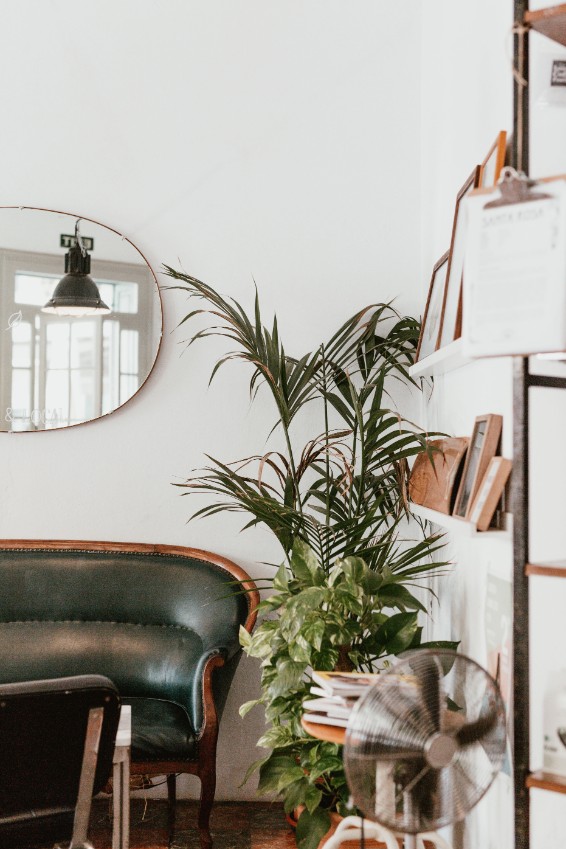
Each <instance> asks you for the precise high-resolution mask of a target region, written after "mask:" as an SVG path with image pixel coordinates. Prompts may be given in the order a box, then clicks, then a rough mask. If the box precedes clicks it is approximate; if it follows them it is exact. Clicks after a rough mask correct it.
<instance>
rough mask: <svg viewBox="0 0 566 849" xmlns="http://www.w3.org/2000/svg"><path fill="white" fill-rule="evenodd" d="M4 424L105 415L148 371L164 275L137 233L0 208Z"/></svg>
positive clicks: (30, 425) (11, 427)
mask: <svg viewBox="0 0 566 849" xmlns="http://www.w3.org/2000/svg"><path fill="white" fill-rule="evenodd" d="M0 275H1V286H0V431H7V432H22V431H36V430H52V429H54V428H61V427H69V426H72V425H76V424H81V423H83V422H88V421H91V420H92V419H97V418H99V417H100V416H105V415H107V414H108V413H111V412H113V411H114V410H116V409H117V408H118V407H121V406H122V404H125V403H126V401H128V400H129V399H130V398H131V397H132V396H133V395H135V393H136V392H137V391H138V390H139V388H140V387H141V386H142V384H143V383H144V382H145V381H146V380H147V378H148V376H149V373H150V372H151V370H152V368H153V364H154V362H155V359H156V357H157V353H158V350H159V345H160V341H161V333H162V312H161V298H160V295H159V289H158V286H157V280H156V278H155V274H154V273H153V271H152V269H151V267H150V266H149V264H148V263H147V261H146V260H145V258H144V256H143V255H142V253H141V252H140V251H139V249H138V248H136V246H135V245H133V244H132V242H130V241H129V239H127V238H125V237H123V236H122V235H121V234H119V233H117V232H116V231H115V230H112V229H111V228H110V227H105V226H104V225H102V224H99V223H97V222H95V221H92V220H91V219H89V218H82V217H79V216H77V215H72V214H69V213H63V212H53V211H50V210H45V209H34V208H30V207H0Z"/></svg>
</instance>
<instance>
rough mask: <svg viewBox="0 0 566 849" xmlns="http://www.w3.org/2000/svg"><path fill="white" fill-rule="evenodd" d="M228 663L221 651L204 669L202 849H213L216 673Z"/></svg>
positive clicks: (200, 758) (200, 768)
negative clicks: (214, 683) (214, 688)
mask: <svg viewBox="0 0 566 849" xmlns="http://www.w3.org/2000/svg"><path fill="white" fill-rule="evenodd" d="M219 666H224V659H223V658H222V657H221V656H220V655H214V656H213V657H211V658H210V659H209V660H208V662H207V664H206V666H205V667H204V672H203V681H202V696H203V725H202V730H201V733H200V737H199V742H198V747H199V754H198V777H199V778H200V784H201V790H200V805H199V812H198V830H199V836H200V845H201V849H211V847H212V837H211V835H210V812H211V811H212V805H213V803H214V793H215V791H216V743H217V741H218V714H217V713H216V705H215V704H214V696H213V693H212V675H213V672H214V670H215V669H217V668H218V667H219Z"/></svg>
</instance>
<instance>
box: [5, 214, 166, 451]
mask: <svg viewBox="0 0 566 849" xmlns="http://www.w3.org/2000/svg"><path fill="white" fill-rule="evenodd" d="M2 209H20V210H23V209H32V210H35V212H53V213H55V214H56V215H69V216H70V217H71V218H80V220H81V221H90V223H91V224H97V225H98V226H99V227H104V228H105V229H106V230H110V231H111V232H112V233H116V235H117V236H120V238H121V239H122V241H123V242H128V244H129V245H131V246H132V248H134V250H136V251H137V252H138V253H139V255H140V256H141V258H142V259H143V261H144V262H145V264H146V265H147V267H148V268H149V270H150V271H151V275H152V277H153V280H154V282H155V288H156V289H157V296H158V298H159V306H160V309H161V324H160V333H159V341H158V343H157V350H156V352H155V357H154V358H153V363H152V365H151V368H150V369H149V371H148V373H147V375H146V377H145V380H144V381H143V383H140V385H139V386H138V388H137V389H136V391H135V392H134V394H133V395H130V397H129V398H128V399H127V400H126V401H124V403H123V404H120V406H119V407H114V409H113V410H110V412H109V413H102V415H100V416H96V418H94V419H88V420H87V421H84V422H77V423H76V424H70V425H63V426H61V427H52V428H49V429H44V430H0V434H4V433H5V434H6V435H7V436H16V435H17V436H24V435H27V434H30V433H36V434H37V433H55V432H56V431H59V430H69V429H70V428H75V427H83V426H84V425H90V424H94V423H95V422H99V421H101V420H102V419H106V418H108V416H112V415H114V413H117V412H118V410H122V409H123V408H124V407H126V406H127V405H128V404H129V403H130V401H133V400H134V398H135V397H136V396H137V395H138V393H139V392H140V391H141V390H142V389H143V388H144V386H145V384H146V383H147V381H148V380H149V378H150V376H151V374H152V372H153V370H154V368H155V364H156V362H157V358H158V356H159V353H160V351H161V345H162V342H163V332H164V329H165V326H164V318H163V298H162V297H161V289H160V288H159V283H158V282H157V276H156V274H155V271H154V270H153V266H152V265H151V263H150V262H149V260H148V259H147V257H146V256H145V254H144V253H143V252H142V251H141V250H140V249H139V248H138V246H137V245H135V244H134V243H133V242H132V240H131V239H129V238H128V237H127V236H125V235H124V234H123V233H120V231H119V230H116V228H115V227H109V226H108V224H103V223H102V221H97V220H96V218H88V217H87V216H85V215H77V214H76V213H74V212H64V211H62V210H60V209H49V208H48V207H45V206H27V205H26V206H20V205H17V204H10V205H6V204H0V210H2Z"/></svg>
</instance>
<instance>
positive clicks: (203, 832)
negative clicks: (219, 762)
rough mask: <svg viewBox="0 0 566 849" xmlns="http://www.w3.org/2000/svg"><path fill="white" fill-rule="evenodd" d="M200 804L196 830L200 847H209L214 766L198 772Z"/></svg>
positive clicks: (208, 848) (209, 848) (206, 848)
mask: <svg viewBox="0 0 566 849" xmlns="http://www.w3.org/2000/svg"><path fill="white" fill-rule="evenodd" d="M200 783H201V790H200V806H199V812H198V830H199V836H200V845H201V849H211V847H212V837H211V834H210V812H211V810H212V804H213V802H214V793H215V791H216V766H215V765H214V763H213V766H212V767H209V768H207V769H206V770H202V771H201V772H200Z"/></svg>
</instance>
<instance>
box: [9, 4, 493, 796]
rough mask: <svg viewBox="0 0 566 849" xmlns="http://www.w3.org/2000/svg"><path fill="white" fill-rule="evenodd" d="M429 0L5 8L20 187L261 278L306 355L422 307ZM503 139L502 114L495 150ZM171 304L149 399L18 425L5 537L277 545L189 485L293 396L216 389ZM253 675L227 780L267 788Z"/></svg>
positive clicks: (36, 201)
mask: <svg viewBox="0 0 566 849" xmlns="http://www.w3.org/2000/svg"><path fill="white" fill-rule="evenodd" d="M420 7H421V4H420V2H419V0H405V2H403V3H396V4H388V5H387V14H386V15H384V14H383V6H382V4H378V3H375V2H373V0H357V2H356V3H354V4H352V3H344V2H339V0H309V2H302V0H271V2H269V3H265V2H262V0H212V2H211V0H168V2H167V3H155V2H150V0H122V2H120V3H117V2H115V0H97V2H96V3H87V2H84V0H82V2H77V0H49V2H48V0H21V2H19V3H17V4H16V3H13V4H4V8H3V10H2V12H3V15H2V27H1V29H0V78H1V79H2V80H3V84H2V87H1V88H0V114H1V115H2V118H3V121H2V133H1V134H0V162H1V163H2V180H1V194H0V200H1V202H2V203H4V204H27V205H37V206H48V207H51V208H55V209H61V210H70V211H72V212H73V213H77V214H84V215H86V216H90V217H92V218H95V219H97V220H100V221H102V222H105V223H107V224H108V225H110V226H112V227H115V228H116V229H118V230H120V231H121V232H123V233H125V234H126V235H127V236H128V237H130V238H131V239H132V240H133V241H134V243H136V244H137V245H138V246H139V247H140V249H141V250H142V251H143V252H144V253H145V254H146V256H147V257H148V258H149V260H150V261H151V262H152V264H153V265H154V267H155V269H156V270H157V269H159V267H160V265H161V263H163V262H166V263H169V264H171V265H174V266H180V265H181V264H182V265H183V266H184V268H185V269H186V270H187V271H188V272H190V273H191V274H194V275H196V276H198V277H201V278H202V279H204V280H206V281H208V282H210V283H211V284H213V285H216V286H217V287H218V288H219V289H220V290H222V291H224V292H226V293H228V294H231V295H233V296H235V297H237V298H238V299H241V300H242V302H243V303H244V304H246V305H247V306H249V305H250V303H251V300H252V297H253V288H252V275H253V276H254V277H255V279H256V281H257V283H258V286H259V289H260V292H261V295H262V298H263V302H264V306H265V309H266V313H267V314H268V315H269V314H270V311H272V310H273V309H276V310H277V313H278V315H279V319H280V324H281V329H282V332H283V334H284V337H285V338H286V339H287V347H288V350H289V351H290V352H297V353H300V352H302V351H303V350H305V349H310V348H312V347H314V346H315V345H316V344H318V342H319V341H321V339H323V338H324V337H325V336H327V335H328V334H330V333H331V332H332V331H333V329H334V328H335V327H337V326H338V325H339V324H340V323H341V322H342V321H343V320H345V318H346V317H348V316H349V315H350V314H351V313H353V312H354V311H355V310H356V309H358V308H359V307H361V306H363V305H365V304H366V303H368V302H372V301H375V300H378V301H379V300H386V299H389V298H390V297H392V296H394V295H396V294H400V298H399V301H398V304H399V306H400V308H402V309H407V310H413V311H415V312H417V311H418V310H419V309H420V305H421V301H422V291H421V284H422V282H423V280H422V276H421V277H420V276H419V217H420V209H419V170H420V162H419V154H418V152H419V131H420V128H419V124H420V111H419V100H420V92H419V86H418V75H419V60H420V56H419V45H420ZM454 26H456V21H454ZM497 118H498V120H496V121H495V123H494V125H493V131H495V129H498V128H499V125H500V119H499V116H497ZM492 135H493V132H492V127H491V125H490V126H488V128H487V134H486V138H485V139H484V138H483V137H482V138H481V139H480V142H481V145H480V147H481V149H483V147H484V146H485V144H487V142H489V141H490V140H491V136H492ZM465 136H466V133H463V137H464V138H465ZM469 146H470V147H471V144H470V145H469ZM469 153H471V150H467V151H466V155H465V156H463V158H462V165H463V166H464V169H463V173H462V171H461V164H460V163H457V165H455V167H454V174H452V172H451V173H450V174H449V175H448V177H447V179H448V181H449V184H450V187H451V188H450V191H451V192H452V190H453V189H454V190H455V188H456V187H457V185H458V184H459V181H460V179H461V177H463V176H465V173H466V168H467V164H466V163H467V162H468V161H470V160H469V156H468V154H469ZM453 177H454V184H453V187H452V178H453ZM435 250H436V246H435ZM163 282H167V281H165V280H164V281H163ZM164 302H165V339H164V344H163V347H162V352H161V356H160V358H159V361H158V363H157V366H156V369H155V370H154V372H153V374H152V376H151V378H150V380H149V382H148V384H147V386H146V388H145V389H144V391H142V392H141V393H140V394H139V395H138V396H137V397H136V398H135V399H134V400H133V401H132V402H131V403H129V404H128V405H126V406H125V407H124V408H123V409H121V410H120V411H118V412H117V413H115V414H114V415H113V416H111V417H110V418H109V419H106V420H104V421H101V422H99V423H93V424H89V425H84V426H79V427H76V428H73V429H72V430H68V431H62V432H53V433H35V434H33V435H32V434H22V435H19V434H18V435H10V434H0V468H1V469H2V477H3V485H2V487H1V490H0V534H1V535H2V536H3V537H5V538H18V537H22V538H39V539H41V538H68V539H86V540H88V539H107V540H125V541H140V542H146V541H147V542H161V543H178V544H185V545H192V546H197V547H201V548H208V549H212V550H215V551H217V552H219V553H221V554H223V555H225V556H228V557H231V558H233V559H235V560H236V561H238V562H239V563H241V564H242V565H243V566H244V567H245V568H247V569H248V570H249V572H250V573H251V574H252V575H254V576H259V575H262V574H265V573H266V571H269V570H268V569H267V567H265V566H263V565H262V562H263V561H269V560H276V559H277V558H278V557H279V552H278V550H277V548H276V546H275V545H274V543H273V541H272V540H271V538H270V537H269V535H268V534H267V533H265V532H257V533H255V534H253V533H251V532H246V534H244V535H239V533H238V531H239V528H240V527H241V525H242V524H243V522H240V521H237V520H235V519H234V518H228V517H221V518H218V519H217V520H215V521H208V522H201V523H195V524H190V525H188V526H187V524H186V519H187V517H188V516H189V514H190V513H191V511H192V509H194V508H195V506H196V504H195V503H193V502H191V501H190V500H189V499H188V498H181V497H179V491H178V490H176V489H175V488H174V487H172V486H171V483H172V482H173V481H175V480H177V481H179V480H183V479H184V477H185V476H186V475H187V474H188V473H189V472H190V471H191V470H192V469H193V468H195V467H199V466H201V465H202V464H203V462H204V453H205V452H207V453H211V454H213V455H216V456H218V457H219V458H221V459H224V460H230V459H235V458H238V457H241V456H246V455H248V454H249V453H251V452H257V451H260V450H262V449H263V444H264V443H263V438H264V437H263V435H264V433H266V429H267V426H268V425H269V426H270V425H271V423H272V421H273V411H272V410H270V409H267V408H259V409H257V410H253V411H250V410H249V405H248V400H247V384H246V381H247V378H248V375H247V374H245V373H244V372H243V371H242V370H241V369H238V368H232V369H231V370H226V372H225V373H224V374H222V373H221V374H220V375H219V377H218V379H217V381H216V382H215V384H214V385H213V387H212V389H211V390H210V391H209V390H207V381H208V375H209V372H210V369H211V364H212V362H213V353H214V350H217V349H215V348H214V346H211V347H208V348H206V347H200V348H199V347H194V348H191V350H190V351H189V352H187V353H185V354H184V355H183V356H181V353H182V346H181V345H180V342H181V340H182V339H183V338H184V334H183V333H182V332H180V331H176V330H175V327H176V324H177V322H178V320H179V319H180V318H181V317H182V316H183V314H184V312H185V311H186V303H185V302H184V300H183V299H182V298H181V297H180V296H178V295H175V294H173V293H170V292H166V293H165V295H164ZM199 504H200V502H199ZM257 677H258V676H257V668H256V666H255V664H254V663H252V662H251V661H247V660H244V661H243V662H242V665H241V667H240V669H239V672H238V677H237V681H236V683H235V686H234V688H233V690H232V694H231V697H230V700H229V703H228V706H227V709H226V714H225V720H224V724H223V729H222V732H221V743H220V754H219V768H220V784H219V793H218V795H219V797H220V798H241V797H253V793H254V790H253V784H250V785H248V786H247V787H246V788H244V789H239V788H238V785H239V784H240V782H241V780H242V776H243V773H244V771H245V768H246V766H247V764H248V763H249V762H250V761H251V760H254V759H255V758H256V757H257V755H258V753H257V752H256V751H255V750H254V741H255V740H256V739H257V737H258V735H259V733H260V731H261V717H260V716H259V715H258V714H256V715H254V713H252V714H251V715H250V716H249V717H248V718H247V719H246V720H245V721H241V720H240V719H239V717H238V716H237V707H238V705H239V704H240V703H241V702H243V701H244V700H247V699H249V698H251V697H253V695H254V692H255V690H256V686H257ZM194 789H195V787H194V786H193V785H190V790H191V792H192V791H193V790H194Z"/></svg>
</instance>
